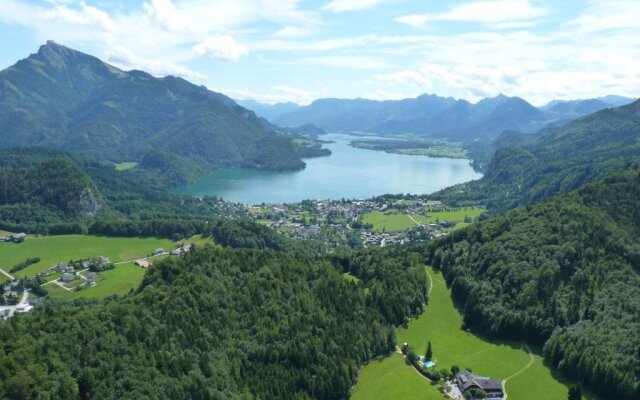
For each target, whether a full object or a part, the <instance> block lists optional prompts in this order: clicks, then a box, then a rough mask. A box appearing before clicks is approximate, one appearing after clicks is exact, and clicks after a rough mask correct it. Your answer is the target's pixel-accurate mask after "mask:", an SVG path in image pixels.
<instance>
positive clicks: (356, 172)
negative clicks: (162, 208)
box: [176, 134, 482, 204]
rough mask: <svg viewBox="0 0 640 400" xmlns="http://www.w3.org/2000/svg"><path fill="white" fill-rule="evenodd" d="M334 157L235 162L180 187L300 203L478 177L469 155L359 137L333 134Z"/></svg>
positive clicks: (232, 197) (251, 200) (416, 189)
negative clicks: (279, 168)
mask: <svg viewBox="0 0 640 400" xmlns="http://www.w3.org/2000/svg"><path fill="white" fill-rule="evenodd" d="M322 139H323V140H333V141H334V143H330V144H327V145H325V146H326V147H328V148H329V149H331V151H332V153H333V154H332V155H331V156H328V157H319V158H310V159H306V160H304V161H305V162H306V163H307V167H306V168H305V169H304V170H301V171H295V172H273V171H258V170H255V169H242V168H230V169H221V170H217V171H214V172H212V173H211V174H208V175H206V176H204V177H202V178H200V179H198V180H197V181H196V182H194V183H193V184H191V185H189V186H186V187H182V188H178V189H176V192H178V193H183V194H190V195H193V196H205V195H217V196H219V197H222V198H223V199H225V200H228V201H233V202H239V203H245V204H259V203H263V202H265V203H294V202H299V201H302V200H305V199H341V198H345V199H364V198H369V197H373V196H377V195H381V194H386V193H394V194H396V193H411V194H423V193H433V192H435V191H437V190H440V189H443V188H445V187H447V186H451V185H454V184H456V183H462V182H467V181H470V180H473V179H478V178H480V177H481V176H482V175H481V174H479V173H477V172H475V171H474V170H473V169H472V168H471V166H470V165H469V161H468V160H462V159H452V158H430V157H425V156H410V155H402V154H388V153H385V152H382V151H374V150H366V149H357V148H354V147H351V146H349V142H350V141H351V140H354V139H362V138H361V137H357V138H356V137H355V136H351V135H344V134H328V135H324V136H322Z"/></svg>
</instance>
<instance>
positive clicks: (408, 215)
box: [407, 214, 424, 226]
mask: <svg viewBox="0 0 640 400" xmlns="http://www.w3.org/2000/svg"><path fill="white" fill-rule="evenodd" d="M407 217H409V219H410V220H412V221H413V223H414V224H416V225H418V226H424V224H421V223H420V222H418V221H416V219H415V218H413V215H411V214H407Z"/></svg>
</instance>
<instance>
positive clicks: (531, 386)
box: [353, 268, 597, 400]
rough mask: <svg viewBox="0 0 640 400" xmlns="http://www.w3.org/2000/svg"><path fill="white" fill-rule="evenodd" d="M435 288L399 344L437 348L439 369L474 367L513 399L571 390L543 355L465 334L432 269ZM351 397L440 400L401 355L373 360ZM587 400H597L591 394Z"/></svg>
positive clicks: (556, 397)
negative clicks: (502, 383)
mask: <svg viewBox="0 0 640 400" xmlns="http://www.w3.org/2000/svg"><path fill="white" fill-rule="evenodd" d="M428 274H429V279H430V280H431V289H430V293H429V304H428V305H427V307H426V310H425V312H424V313H423V314H422V315H421V316H420V317H419V318H417V319H415V320H413V321H411V322H410V323H409V326H408V328H406V329H403V328H400V329H398V331H397V341H398V345H399V346H401V345H402V344H403V343H408V344H409V345H411V346H412V347H413V348H414V349H416V352H418V353H420V354H424V351H425V349H426V345H427V342H428V341H430V342H431V344H432V348H433V355H434V360H435V361H436V365H437V369H438V370H440V369H442V368H445V369H447V370H449V369H450V368H451V366H452V365H457V366H459V367H460V368H461V369H464V368H470V369H472V370H473V372H474V373H475V374H478V375H482V376H488V377H491V378H496V379H501V380H505V385H506V391H507V395H508V398H509V399H517V400H539V399H545V400H563V399H566V397H567V390H568V387H567V385H566V384H565V382H563V381H562V380H561V378H559V377H557V376H556V374H555V373H554V371H552V370H551V369H550V368H548V367H547V366H546V365H545V364H544V361H543V357H542V355H541V354H540V352H539V351H537V350H535V349H533V352H532V353H530V352H529V351H528V350H529V349H528V347H526V346H525V345H524V344H521V343H516V342H500V341H489V340H486V339H484V338H481V337H480V336H477V335H475V334H473V333H472V332H467V331H464V330H462V329H461V326H462V316H461V315H460V313H459V312H458V310H457V309H456V308H455V306H454V304H453V301H452V299H451V293H450V290H449V289H448V288H447V287H446V284H445V282H444V278H443V277H442V275H441V274H440V273H438V272H436V271H434V270H433V269H431V268H429V269H428ZM353 398H354V399H356V400H358V399H373V400H384V399H391V398H403V399H404V398H408V399H410V398H421V399H441V398H444V396H443V395H442V394H441V393H440V392H439V391H438V385H432V384H430V383H429V382H428V381H427V380H426V379H425V378H423V377H422V376H421V375H419V374H418V373H417V372H416V371H415V370H414V369H413V368H412V367H410V366H408V365H407V364H406V363H405V362H404V359H403V357H402V356H401V355H400V354H395V353H394V354H392V355H391V356H389V357H386V358H383V359H380V360H374V361H371V362H370V363H369V364H367V365H366V366H365V367H363V368H362V370H361V372H360V377H359V380H358V384H357V385H356V386H355V388H354V390H353ZM585 398H586V399H597V397H594V396H590V395H587V396H585Z"/></svg>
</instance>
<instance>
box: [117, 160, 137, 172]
mask: <svg viewBox="0 0 640 400" xmlns="http://www.w3.org/2000/svg"><path fill="white" fill-rule="evenodd" d="M137 166H138V163H137V162H122V163H118V164H116V170H118V171H126V170H128V169H133V168H135V167H137Z"/></svg>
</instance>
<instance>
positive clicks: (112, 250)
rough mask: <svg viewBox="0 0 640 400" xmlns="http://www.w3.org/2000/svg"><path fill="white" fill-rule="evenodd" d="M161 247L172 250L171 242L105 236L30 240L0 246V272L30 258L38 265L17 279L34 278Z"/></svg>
mask: <svg viewBox="0 0 640 400" xmlns="http://www.w3.org/2000/svg"><path fill="white" fill-rule="evenodd" d="M158 247H163V248H165V249H171V248H173V243H172V242H171V241H170V240H168V239H156V238H110V237H102V236H83V235H64V236H42V237H31V236H30V237H28V238H27V239H26V240H25V241H24V242H23V243H18V244H15V243H0V268H2V269H4V270H5V271H8V270H9V269H10V268H11V267H12V266H14V265H16V264H17V263H19V262H22V261H24V260H25V259H27V258H28V257H40V259H41V261H40V262H39V263H36V264H33V265H31V266H29V267H27V268H25V269H23V270H21V271H18V272H16V274H15V275H16V276H17V277H24V276H29V275H35V274H36V273H37V272H39V271H41V270H43V269H46V268H49V267H51V266H53V265H55V264H57V263H59V262H68V261H69V260H79V259H83V258H88V257H93V256H106V257H109V258H110V259H111V262H114V263H116V262H121V261H129V260H134V259H136V258H141V257H144V256H146V255H148V254H149V253H151V252H152V251H153V250H154V249H156V248H158Z"/></svg>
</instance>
